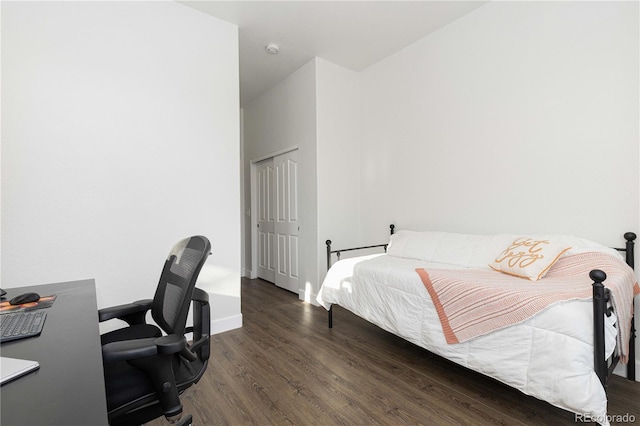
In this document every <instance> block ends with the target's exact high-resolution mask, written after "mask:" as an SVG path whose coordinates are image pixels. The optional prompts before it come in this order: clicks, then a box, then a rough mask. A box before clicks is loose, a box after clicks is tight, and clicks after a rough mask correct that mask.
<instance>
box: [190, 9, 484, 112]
mask: <svg viewBox="0 0 640 426" xmlns="http://www.w3.org/2000/svg"><path fill="white" fill-rule="evenodd" d="M180 3H183V4H185V5H187V6H190V7H192V8H194V9H197V10H200V11H202V12H204V13H207V14H209V15H212V16H215V17H217V18H219V19H222V20H224V21H227V22H230V23H232V24H235V25H237V26H238V28H239V46H240V55H239V56H240V104H241V106H246V105H247V104H248V103H249V102H250V101H251V100H252V99H254V98H255V97H256V96H258V95H260V94H261V93H263V92H264V91H266V90H268V89H269V88H271V87H273V86H274V85H276V84H277V83H278V82H280V81H281V80H283V79H284V78H285V77H287V76H288V75H290V74H291V73H292V72H293V71H295V70H296V69H298V68H300V67H301V66H302V65H304V64H305V63H307V62H308V61H310V60H311V59H312V58H314V57H316V56H318V57H320V58H323V59H326V60H328V61H330V62H333V63H335V64H338V65H341V66H343V67H345V68H349V69H351V70H354V71H362V70H363V69H365V68H367V67H369V66H370V65H372V64H374V63H376V62H378V61H380V60H381V59H384V58H386V57H387V56H389V55H391V54H393V53H395V52H397V51H398V50H400V49H402V48H404V47H406V46H408V45H409V44H411V43H413V42H415V41H417V40H419V39H420V38H422V37H424V36H425V35H427V34H429V33H431V32H434V31H436V30H437V29H439V28H442V27H444V26H445V25H447V24H449V23H450V22H453V21H454V20H456V19H458V18H460V17H461V16H463V15H466V14H467V13H469V12H471V11H472V10H474V9H476V8H478V7H480V6H482V5H483V4H485V3H488V1H452V0H449V1H326V0H325V1H300V0H298V1H181V2H180ZM269 43H276V44H277V45H278V46H279V48H280V52H279V53H278V54H277V55H271V54H269V53H267V52H266V50H265V46H266V45H267V44H269Z"/></svg>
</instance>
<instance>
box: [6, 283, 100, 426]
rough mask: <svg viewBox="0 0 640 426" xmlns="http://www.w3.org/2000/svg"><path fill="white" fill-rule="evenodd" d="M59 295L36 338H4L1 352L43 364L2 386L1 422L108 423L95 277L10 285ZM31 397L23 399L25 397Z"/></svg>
mask: <svg viewBox="0 0 640 426" xmlns="http://www.w3.org/2000/svg"><path fill="white" fill-rule="evenodd" d="M6 290H7V297H8V298H11V297H14V296H16V295H18V294H22V293H26V292H28V291H34V292H36V293H38V294H40V295H41V296H49V295H52V294H55V295H57V296H58V297H57V299H56V301H55V303H54V304H53V306H52V307H50V308H47V309H46V312H47V319H46V321H45V323H44V328H43V330H42V334H41V335H40V336H38V337H31V338H27V339H21V340H14V341H11V342H5V343H3V344H2V345H1V346H0V353H1V354H2V356H5V357H11V358H23V359H32V360H34V361H38V362H39V363H40V369H39V370H37V371H35V372H32V373H29V374H27V375H26V376H23V377H20V378H18V379H16V380H14V381H12V382H9V383H6V384H4V385H2V386H1V387H0V400H1V401H2V408H1V409H0V423H1V424H2V425H3V426H10V425H106V424H107V402H106V397H105V390H104V376H103V369H102V348H101V346H100V330H99V327H98V308H97V303H96V289H95V282H94V280H83V281H72V282H65V283H57V284H48V285H39V286H31V287H22V288H10V289H6ZM27 395H28V397H29V398H30V399H31V401H30V402H28V403H27V402H25V401H24V400H23V397H25V396H27Z"/></svg>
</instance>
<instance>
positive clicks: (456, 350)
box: [317, 255, 616, 425]
mask: <svg viewBox="0 0 640 426" xmlns="http://www.w3.org/2000/svg"><path fill="white" fill-rule="evenodd" d="M416 268H426V269H430V268H439V269H443V268H447V269H455V268H462V266H455V265H451V264H443V263H437V264H436V263H433V262H427V261H423V260H418V259H407V258H402V257H395V256H389V255H372V256H363V257H358V258H353V259H345V260H341V261H339V262H337V263H336V264H334V265H333V266H332V267H331V269H330V270H329V272H328V273H327V276H326V278H325V280H324V283H323V285H322V288H321V289H320V291H319V293H318V296H317V301H318V303H320V304H321V305H322V306H324V307H325V308H326V309H329V308H330V306H331V305H332V304H334V303H335V304H338V305H340V306H342V307H343V308H346V309H348V310H350V311H351V312H353V313H355V314H356V315H358V316H360V317H362V318H364V319H366V320H368V321H370V322H372V323H374V324H376V325H378V326H379V327H381V328H383V329H385V330H387V331H389V332H391V333H394V334H396V335H398V336H400V337H402V338H404V339H406V340H408V341H410V342H412V343H414V344H416V345H418V346H421V347H423V348H426V349H428V350H429V351H431V352H434V353H436V354H439V355H441V356H443V357H445V358H447V359H450V360H451V361H454V362H456V363H458V364H460V365H463V366H465V367H468V368H470V369H472V370H475V371H478V372H480V373H483V374H486V375H488V376H490V377H493V378H495V379H497V380H500V381H502V382H504V383H506V384H508V385H510V386H512V387H514V388H516V389H519V390H520V391H522V392H524V393H525V394H528V395H532V396H535V397H537V398H539V399H542V400H544V401H547V402H549V403H551V404H553V405H555V406H557V407H561V408H563V409H566V410H569V411H572V412H574V413H577V414H582V415H589V416H590V417H591V418H595V419H598V421H599V423H601V424H604V425H607V424H608V421H607V416H606V414H607V398H606V394H605V391H604V389H603V387H602V385H601V383H600V381H599V379H598V377H597V376H596V374H595V372H594V370H593V312H592V304H591V301H590V300H573V301H567V302H560V303H557V304H554V305H552V306H551V307H549V308H548V309H546V310H545V311H543V312H542V313H540V314H538V315H535V316H534V317H531V318H529V319H528V320H526V321H524V322H522V323H520V324H517V325H513V326H510V327H507V328H503V329H500V330H497V331H494V332H492V333H489V334H486V335H483V336H480V337H477V338H475V339H472V340H469V341H467V342H463V343H459V344H447V343H446V341H445V338H444V334H443V332H442V327H441V324H440V321H439V319H438V315H437V313H436V310H435V308H434V305H433V303H432V301H431V299H430V297H429V293H428V292H427V290H426V289H425V287H424V285H423V284H422V282H421V280H420V278H419V276H418V274H417V273H416V272H415V269H416ZM354 269H355V270H356V271H357V274H354ZM614 322H615V316H614V315H612V316H611V317H609V318H608V319H607V324H606V325H605V329H606V330H605V335H606V352H607V357H609V356H610V355H611V354H612V352H613V349H614V346H615V341H616V329H615V327H614V326H613V323H614ZM337 326H338V327H339V324H337ZM514 342H517V344H514ZM560 348H561V350H559V349H560Z"/></svg>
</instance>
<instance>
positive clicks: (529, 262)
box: [489, 237, 571, 281]
mask: <svg viewBox="0 0 640 426" xmlns="http://www.w3.org/2000/svg"><path fill="white" fill-rule="evenodd" d="M570 248H571V247H567V246H566V245H563V244H558V243H551V242H550V241H549V240H545V239H536V238H531V237H521V238H517V239H516V240H514V241H513V243H511V245H510V246H509V247H507V248H506V249H505V250H504V251H503V252H502V253H500V254H499V255H498V257H496V259H495V260H494V261H493V262H491V263H490V264H489V266H490V267H491V268H492V269H495V270H496V271H499V272H503V273H505V274H509V275H514V276H516V277H520V278H529V279H530V280H532V281H536V280H539V279H540V278H542V277H544V276H545V275H546V273H547V271H549V268H551V266H553V264H554V263H556V261H557V260H558V259H560V257H561V256H562V255H563V254H564V253H565V252H566V251H567V250H569V249H570Z"/></svg>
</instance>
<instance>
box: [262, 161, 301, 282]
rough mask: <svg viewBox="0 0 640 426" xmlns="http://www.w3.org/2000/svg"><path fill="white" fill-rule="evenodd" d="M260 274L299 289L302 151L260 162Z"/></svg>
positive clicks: (271, 280)
mask: <svg viewBox="0 0 640 426" xmlns="http://www.w3.org/2000/svg"><path fill="white" fill-rule="evenodd" d="M257 177H258V215H259V216H258V276H259V277H260V278H262V279H265V280H267V281H270V282H273V283H275V284H276V285H277V286H278V287H282V288H284V289H287V290H289V291H292V292H295V293H298V291H299V276H300V271H299V264H300V261H299V229H300V228H299V225H298V151H297V150H293V151H289V152H287V153H284V154H281V155H277V156H275V157H273V158H269V159H267V160H264V161H261V162H260V163H258V164H257Z"/></svg>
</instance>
